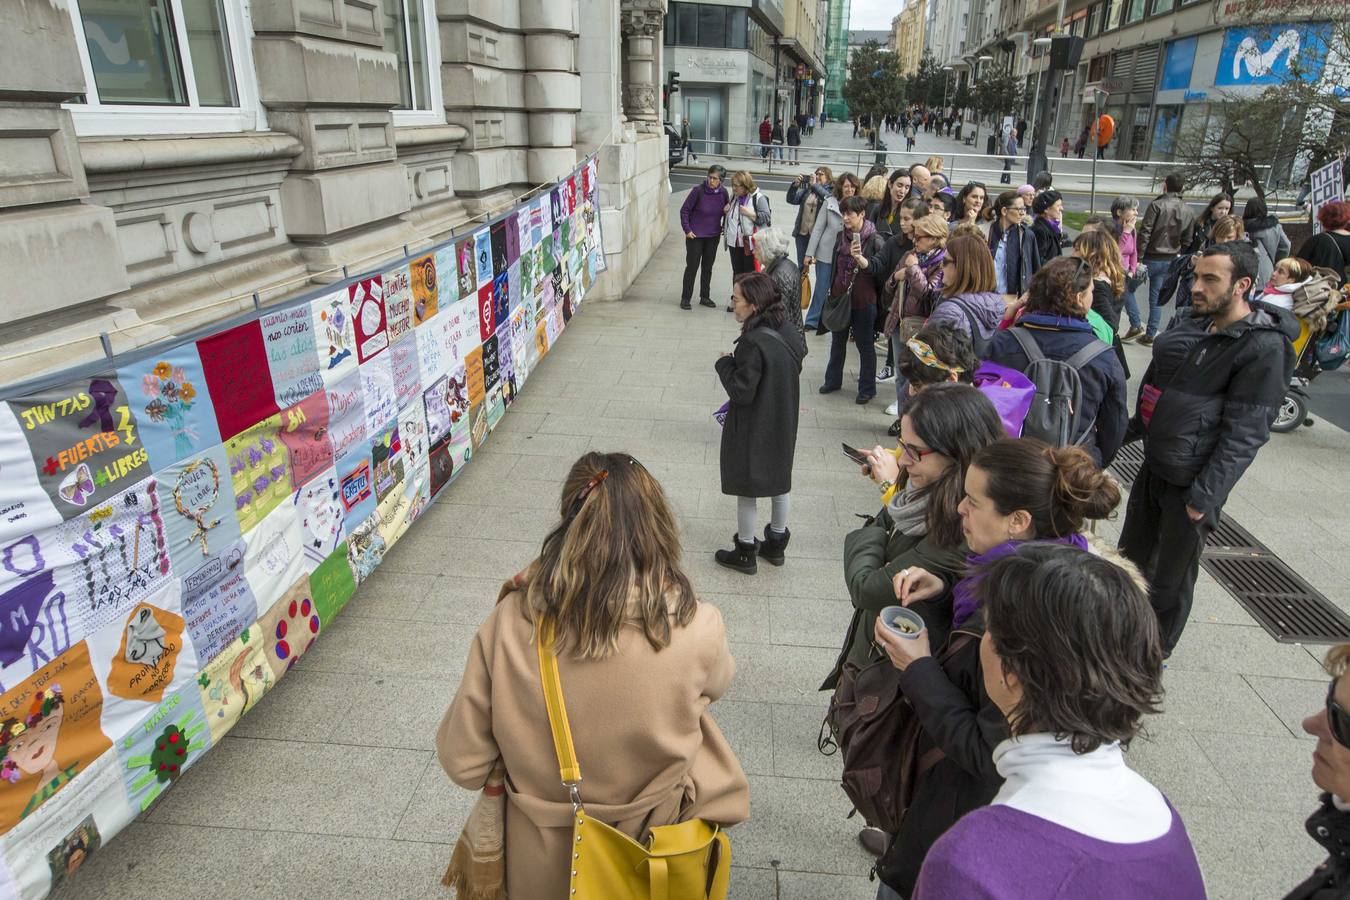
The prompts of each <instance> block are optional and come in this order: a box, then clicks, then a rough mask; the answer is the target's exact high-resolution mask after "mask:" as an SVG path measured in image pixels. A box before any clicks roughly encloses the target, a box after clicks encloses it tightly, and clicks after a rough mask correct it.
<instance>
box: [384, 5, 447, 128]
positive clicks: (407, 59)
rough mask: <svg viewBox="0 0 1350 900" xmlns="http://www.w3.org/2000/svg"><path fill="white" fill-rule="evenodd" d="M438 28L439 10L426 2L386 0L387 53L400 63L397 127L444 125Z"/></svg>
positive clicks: (395, 115) (385, 44)
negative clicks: (442, 123) (436, 28)
mask: <svg viewBox="0 0 1350 900" xmlns="http://www.w3.org/2000/svg"><path fill="white" fill-rule="evenodd" d="M435 24H436V10H435V7H430V8H428V4H427V0H384V49H385V50H388V51H389V52H390V53H392V54H394V58H395V59H397V60H398V75H399V80H398V89H399V104H398V107H397V108H396V109H395V110H394V124H395V125H417V124H430V123H435V122H443V121H445V113H444V110H443V109H442V107H441V91H440V78H438V77H436V71H437V70H438V69H439V68H440V57H439V53H438V52H437V41H436V31H435Z"/></svg>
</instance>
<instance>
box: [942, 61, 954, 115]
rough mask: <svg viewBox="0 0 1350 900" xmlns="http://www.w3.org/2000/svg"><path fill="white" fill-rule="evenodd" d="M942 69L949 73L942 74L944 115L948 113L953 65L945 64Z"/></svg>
mask: <svg viewBox="0 0 1350 900" xmlns="http://www.w3.org/2000/svg"><path fill="white" fill-rule="evenodd" d="M942 71H944V72H946V73H947V74H946V75H944V76H942V114H943V115H946V114H947V88H948V87H950V86H951V83H952V67H951V66H943V67H942Z"/></svg>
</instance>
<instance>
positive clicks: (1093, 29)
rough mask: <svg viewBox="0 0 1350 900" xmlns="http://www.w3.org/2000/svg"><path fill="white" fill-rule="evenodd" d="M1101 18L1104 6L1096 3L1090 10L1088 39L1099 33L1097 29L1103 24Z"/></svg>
mask: <svg viewBox="0 0 1350 900" xmlns="http://www.w3.org/2000/svg"><path fill="white" fill-rule="evenodd" d="M1101 18H1102V5H1101V4H1100V3H1094V4H1093V5H1092V6H1091V7H1090V8H1089V9H1088V17H1087V36H1088V37H1092V36H1093V35H1095V34H1096V33H1097V27H1098V25H1099V24H1100V23H1101Z"/></svg>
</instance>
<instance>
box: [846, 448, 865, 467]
mask: <svg viewBox="0 0 1350 900" xmlns="http://www.w3.org/2000/svg"><path fill="white" fill-rule="evenodd" d="M841 446H843V448H844V455H845V456H847V457H848V458H849V459H851V460H853V461H854V462H855V463H857V464H858V465H860V466H865V465H868V462H867V454H866V453H864V452H862V451H861V450H859V449H858V448H857V447H850V446H849V445H848V444H847V443H842V444H841Z"/></svg>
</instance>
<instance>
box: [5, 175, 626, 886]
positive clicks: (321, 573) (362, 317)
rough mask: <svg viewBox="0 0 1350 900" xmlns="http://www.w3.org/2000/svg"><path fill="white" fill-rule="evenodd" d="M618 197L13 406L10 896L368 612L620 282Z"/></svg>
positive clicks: (54, 880)
mask: <svg viewBox="0 0 1350 900" xmlns="http://www.w3.org/2000/svg"><path fill="white" fill-rule="evenodd" d="M598 200H599V186H598V179H597V177H596V160H595V158H594V157H591V158H590V159H588V160H586V162H585V163H584V164H583V165H581V166H580V167H578V168H577V169H576V170H575V171H574V172H573V173H572V174H571V175H570V176H569V177H567V178H565V179H563V180H561V181H559V182H558V183H557V184H556V186H554V187H553V188H552V189H551V190H548V191H545V192H543V193H541V194H539V195H538V196H537V197H536V199H534V200H531V201H529V202H527V203H525V204H523V205H521V206H518V207H517V208H515V209H514V210H512V211H511V212H509V213H507V214H506V215H503V216H501V217H499V218H496V219H494V220H493V221H491V222H490V223H488V224H487V225H484V226H483V227H481V228H479V229H478V230H477V231H475V232H473V233H471V234H467V235H463V236H460V237H457V238H456V239H454V240H452V241H447V242H446V243H444V244H441V245H439V246H436V247H433V248H432V249H430V250H427V251H425V252H423V253H420V254H419V255H417V256H416V257H413V258H409V259H405V260H403V261H401V262H400V263H399V264H397V265H395V266H393V267H392V268H389V269H386V270H385V271H381V272H373V273H367V274H363V275H361V276H358V277H356V278H352V279H349V280H348V281H346V282H344V283H343V284H342V285H341V286H340V287H338V288H336V289H334V290H332V291H330V292H328V293H325V294H323V295H322V296H319V297H317V298H313V299H309V300H306V301H304V302H301V303H298V304H295V305H289V306H285V307H279V308H276V309H269V310H265V311H263V312H262V313H260V314H259V316H258V317H257V318H256V319H254V320H252V321H248V322H245V323H244V324H241V325H237V326H235V327H231V328H227V329H225V330H221V331H218V332H216V333H213V334H210V335H208V336H206V337H202V338H200V339H198V340H195V341H190V342H183V343H180V344H177V345H174V346H170V347H168V348H167V349H162V350H160V351H159V352H158V353H156V354H155V355H153V356H149V357H142V358H140V359H139V361H137V362H132V363H127V364H124V365H116V366H112V367H109V368H105V369H101V370H98V371H92V372H91V373H90V374H88V375H87V376H85V377H80V378H75V379H72V380H71V381H69V382H68V383H65V384H61V385H58V386H54V387H49V388H46V389H42V390H38V391H33V392H30V393H28V394H26V395H23V396H11V397H9V398H8V399H7V400H5V401H4V402H0V897H7V896H20V897H24V898H39V897H43V896H45V895H46V894H47V893H49V892H50V891H51V890H52V889H54V888H55V887H56V886H58V885H60V884H61V883H62V881H63V879H65V878H67V877H69V875H70V874H71V873H72V872H74V871H75V869H77V868H78V867H79V866H80V864H81V863H82V862H83V861H84V860H85V859H86V858H88V856H89V854H91V853H93V852H95V851H96V850H98V849H99V848H100V847H102V846H103V845H104V844H106V843H107V841H108V840H109V838H111V837H112V836H113V835H114V834H116V833H117V832H118V831H119V830H121V829H122V828H123V827H124V826H125V825H126V824H127V823H129V822H130V821H131V820H132V819H133V818H134V817H135V816H136V815H137V814H138V813H140V812H141V811H142V810H144V809H146V808H147V807H148V806H149V805H150V804H151V803H153V802H154V801H155V799H156V798H157V797H159V796H160V794H162V793H163V792H164V791H165V790H166V789H168V788H170V787H172V786H173V784H174V782H175V781H177V780H178V778H180V777H181V776H182V774H183V772H184V771H186V770H187V769H188V768H189V767H190V766H191V765H193V764H194V763H195V762H196V761H197V760H198V759H200V758H201V757H202V755H203V754H204V753H205V752H206V751H207V750H209V749H210V747H211V745H212V744H213V743H214V742H216V741H219V740H220V738H221V737H222V736H223V735H224V734H225V733H226V732H228V731H229V730H230V728H231V727H233V725H234V723H235V722H237V721H238V720H239V718H240V716H242V715H243V714H244V713H246V712H248V710H249V709H251V708H252V707H253V706H254V705H255V704H256V703H257V702H258V700H259V699H260V698H261V697H262V696H263V695H264V694H265V693H267V691H268V690H270V689H271V688H272V686H273V685H274V684H276V682H277V681H278V680H279V679H281V678H282V677H284V676H285V675H286V673H287V672H288V671H290V668H291V667H292V666H293V665H295V663H296V661H297V660H299V659H300V658H301V657H302V656H303V655H304V654H305V652H306V651H307V650H308V649H309V648H310V646H311V645H312V644H313V643H314V641H315V640H316V639H318V638H319V637H320V635H321V633H322V632H323V630H324V629H325V628H326V627H328V625H329V624H330V623H331V622H332V621H333V617H334V616H335V615H337V614H338V612H340V611H341V610H342V608H343V607H344V606H345V605H346V604H347V603H348V602H350V601H351V600H352V598H353V595H354V594H355V593H356V591H357V588H358V586H359V585H360V584H361V582H362V581H364V580H365V579H366V578H368V577H370V575H371V573H372V572H373V571H374V570H375V568H376V567H377V566H378V565H379V564H380V562H381V560H382V559H383V557H384V555H385V553H387V552H388V550H389V548H390V547H392V546H393V545H394V544H395V543H396V542H397V541H398V540H399V538H400V537H401V536H402V535H403V534H404V533H405V532H406V531H407V530H408V528H409V527H410V526H412V524H413V523H414V522H416V521H417V519H418V517H419V516H420V515H421V514H422V513H423V512H424V511H425V510H426V508H427V505H428V504H429V503H430V502H431V501H432V500H433V499H435V497H436V496H437V495H438V494H439V493H440V492H441V491H442V490H444V489H445V486H446V485H447V484H449V483H450V482H451V481H453V480H454V479H455V477H456V476H457V475H458V474H459V473H460V472H461V471H462V470H463V468H464V466H465V465H466V464H468V463H469V461H470V460H471V459H472V458H473V455H474V454H475V453H476V452H477V451H478V448H479V447H481V446H482V444H483V442H484V441H485V440H486V439H487V437H488V435H489V434H490V433H491V431H492V430H493V429H494V428H495V427H496V425H497V423H498V422H500V421H501V418H502V415H503V413H504V412H505V410H506V408H507V407H508V406H510V405H511V403H512V401H513V400H514V399H515V397H516V394H517V392H518V391H519V390H520V389H521V387H522V386H523V385H524V383H525V380H526V379H527V378H528V377H529V373H530V371H531V370H532V369H533V368H534V367H535V366H536V365H537V364H538V362H539V360H540V358H541V357H542V356H543V355H544V354H545V353H547V352H548V349H549V347H551V346H552V345H553V343H554V342H555V341H556V340H557V339H558V337H559V335H560V334H561V333H562V330H563V329H564V328H565V327H566V325H567V322H568V320H569V319H571V317H572V315H573V313H574V311H575V310H576V308H577V307H578V305H579V304H580V303H581V300H582V297H583V296H584V295H585V293H586V291H587V290H588V289H589V288H590V286H591V283H592V281H593V280H594V279H595V277H596V275H597V274H598V273H599V272H600V271H603V270H604V266H605V257H604V250H603V247H602V244H601V236H600V225H599V213H598V210H599V203H598ZM358 602H359V601H358ZM105 852H106V851H105Z"/></svg>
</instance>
